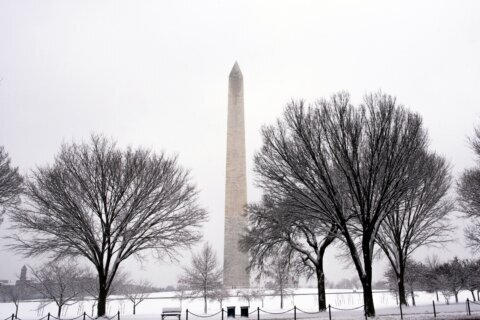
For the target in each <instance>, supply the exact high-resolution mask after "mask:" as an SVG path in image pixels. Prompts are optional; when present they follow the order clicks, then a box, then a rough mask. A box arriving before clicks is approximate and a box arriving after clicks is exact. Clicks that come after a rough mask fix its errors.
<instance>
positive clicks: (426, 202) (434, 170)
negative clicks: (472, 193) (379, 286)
mask: <svg viewBox="0 0 480 320" xmlns="http://www.w3.org/2000/svg"><path fill="white" fill-rule="evenodd" d="M417 174H418V175H419V176H420V179H419V180H418V181H417V183H416V184H412V186H411V188H409V189H408V191H407V192H405V194H404V196H403V198H402V199H401V201H400V202H399V204H398V206H397V208H395V209H394V210H393V212H392V213H391V214H389V215H387V216H386V218H385V220H384V222H383V223H382V224H381V225H380V230H379V232H378V235H377V243H378V244H379V246H380V248H381V249H382V250H383V252H384V253H385V255H386V257H387V258H388V260H389V262H390V264H391V267H392V270H393V272H394V273H395V275H396V277H397V284H398V294H399V298H400V303H401V304H403V305H407V293H406V291H405V277H406V272H408V270H407V268H408V264H407V261H408V260H409V259H410V257H411V255H412V254H413V252H414V251H415V250H417V249H418V248H419V247H422V246H432V245H441V244H443V243H445V242H446V241H448V240H449V237H448V236H449V234H450V233H451V231H453V230H454V227H453V226H452V225H451V223H450V221H449V219H448V214H449V213H450V212H451V211H452V210H453V207H454V205H453V201H452V200H450V199H449V198H448V197H447V194H448V191H449V188H450V183H451V177H450V174H449V166H448V164H447V162H446V160H445V159H444V158H442V157H440V156H438V155H436V154H427V153H426V154H424V155H423V156H422V157H421V158H419V159H418V169H417ZM411 266H412V268H413V267H414V266H415V263H414V264H412V265H411ZM408 273H412V272H408ZM413 301H414V300H413V299H412V303H413Z"/></svg>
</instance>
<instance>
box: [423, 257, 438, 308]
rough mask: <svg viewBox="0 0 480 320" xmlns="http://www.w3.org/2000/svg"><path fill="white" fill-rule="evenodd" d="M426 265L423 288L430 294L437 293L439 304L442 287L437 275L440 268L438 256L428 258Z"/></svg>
mask: <svg viewBox="0 0 480 320" xmlns="http://www.w3.org/2000/svg"><path fill="white" fill-rule="evenodd" d="M424 265H425V271H424V273H423V274H422V281H421V282H422V287H423V288H425V289H426V290H427V291H428V292H435V296H436V298H437V302H439V301H440V299H439V297H438V291H439V290H440V289H441V287H442V285H441V283H440V279H439V278H438V275H437V274H436V270H437V268H438V267H439V266H440V261H439V259H438V256H435V255H433V256H431V257H427V259H426V261H425V263H424Z"/></svg>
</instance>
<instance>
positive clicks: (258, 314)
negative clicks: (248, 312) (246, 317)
mask: <svg viewBox="0 0 480 320" xmlns="http://www.w3.org/2000/svg"><path fill="white" fill-rule="evenodd" d="M257 320H260V307H257Z"/></svg>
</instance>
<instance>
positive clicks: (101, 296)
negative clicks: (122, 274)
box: [97, 276, 107, 317]
mask: <svg viewBox="0 0 480 320" xmlns="http://www.w3.org/2000/svg"><path fill="white" fill-rule="evenodd" d="M98 279H99V281H100V283H99V284H100V285H99V292H98V303H97V316H98V317H101V316H104V315H105V313H106V309H107V279H106V278H105V277H104V276H99V277H98Z"/></svg>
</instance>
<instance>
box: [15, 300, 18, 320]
mask: <svg viewBox="0 0 480 320" xmlns="http://www.w3.org/2000/svg"><path fill="white" fill-rule="evenodd" d="M15 318H18V303H15Z"/></svg>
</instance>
